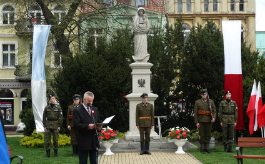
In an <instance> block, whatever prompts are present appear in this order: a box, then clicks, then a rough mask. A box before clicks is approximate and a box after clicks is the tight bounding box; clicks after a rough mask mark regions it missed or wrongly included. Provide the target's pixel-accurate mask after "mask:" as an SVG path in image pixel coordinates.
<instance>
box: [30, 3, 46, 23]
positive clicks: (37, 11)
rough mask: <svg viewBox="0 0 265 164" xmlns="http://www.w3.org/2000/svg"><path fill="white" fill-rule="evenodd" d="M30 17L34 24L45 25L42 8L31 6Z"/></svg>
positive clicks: (35, 5)
mask: <svg viewBox="0 0 265 164" xmlns="http://www.w3.org/2000/svg"><path fill="white" fill-rule="evenodd" d="M28 16H29V18H30V19H31V21H32V22H33V23H36V24H43V21H42V19H41V16H42V11H41V8H40V7H39V5H37V4H34V5H32V6H30V8H29V14H28Z"/></svg>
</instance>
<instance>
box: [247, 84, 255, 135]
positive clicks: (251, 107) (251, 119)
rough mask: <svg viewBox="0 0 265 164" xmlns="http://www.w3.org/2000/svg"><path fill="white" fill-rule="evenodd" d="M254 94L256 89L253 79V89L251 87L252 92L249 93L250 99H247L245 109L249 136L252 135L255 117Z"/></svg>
mask: <svg viewBox="0 0 265 164" xmlns="http://www.w3.org/2000/svg"><path fill="white" fill-rule="evenodd" d="M256 92H257V88H256V81H255V79H254V83H253V87H252V91H251V95H250V99H249V103H248V109H247V115H248V117H249V126H248V129H249V133H250V135H252V134H253V132H254V121H255V120H254V117H255V116H254V115H255V104H256Z"/></svg>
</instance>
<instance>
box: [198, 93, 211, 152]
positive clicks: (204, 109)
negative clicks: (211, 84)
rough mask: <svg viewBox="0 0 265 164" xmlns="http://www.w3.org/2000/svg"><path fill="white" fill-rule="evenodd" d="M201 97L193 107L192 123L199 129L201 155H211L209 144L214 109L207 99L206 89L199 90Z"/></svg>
mask: <svg viewBox="0 0 265 164" xmlns="http://www.w3.org/2000/svg"><path fill="white" fill-rule="evenodd" d="M201 97H202V98H201V99H199V100H197V101H196V102H195V105H194V121H195V123H196V126H197V128H198V129H199V135H200V151H201V153H203V152H207V153H211V152H210V150H209V142H210V139H211V130H212V123H213V122H214V121H215V118H216V108H215V105H214V102H213V100H211V99H209V97H208V92H207V89H202V90H201Z"/></svg>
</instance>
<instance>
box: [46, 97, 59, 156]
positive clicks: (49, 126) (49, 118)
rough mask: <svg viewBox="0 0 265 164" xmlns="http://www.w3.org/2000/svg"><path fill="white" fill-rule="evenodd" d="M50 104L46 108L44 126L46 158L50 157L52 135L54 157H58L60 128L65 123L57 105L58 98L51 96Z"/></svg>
mask: <svg viewBox="0 0 265 164" xmlns="http://www.w3.org/2000/svg"><path fill="white" fill-rule="evenodd" d="M49 100H50V104H49V105H47V106H46V107H45V108H44V112H43V126H44V131H45V133H44V138H45V143H46V144H45V149H46V157H48V158H49V157H50V148H51V135H52V136H53V149H54V157H58V139H59V131H60V127H61V126H62V123H63V112H62V109H61V107H60V106H59V105H57V104H55V101H56V98H55V96H54V95H50V96H49Z"/></svg>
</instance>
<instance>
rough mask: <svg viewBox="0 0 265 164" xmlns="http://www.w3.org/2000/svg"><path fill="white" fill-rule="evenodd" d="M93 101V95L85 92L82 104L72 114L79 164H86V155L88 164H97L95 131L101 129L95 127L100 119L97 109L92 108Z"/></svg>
mask: <svg viewBox="0 0 265 164" xmlns="http://www.w3.org/2000/svg"><path fill="white" fill-rule="evenodd" d="M93 100H94V94H93V93H92V92H90V91H87V92H86V93H85V94H84V98H83V103H82V104H81V105H79V106H78V108H75V109H74V112H73V122H74V128H76V129H77V130H78V136H77V142H78V143H79V144H78V154H79V164H87V158H88V153H89V159H90V164H97V151H98V147H99V139H98V135H97V130H101V128H102V127H101V126H97V125H95V124H97V123H100V117H99V111H98V108H96V107H94V106H92V104H93Z"/></svg>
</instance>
